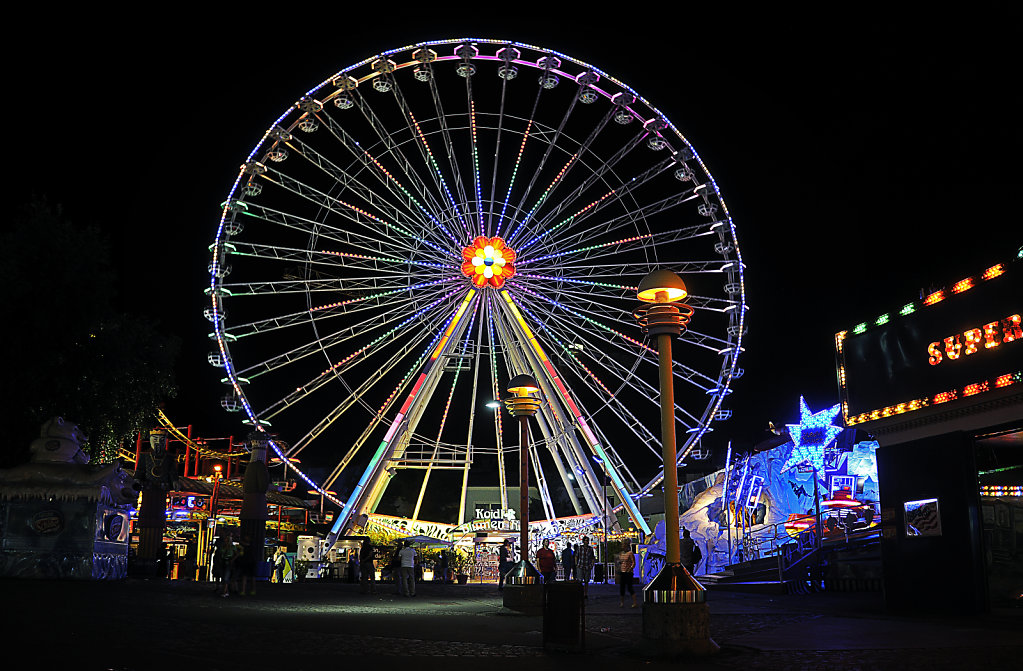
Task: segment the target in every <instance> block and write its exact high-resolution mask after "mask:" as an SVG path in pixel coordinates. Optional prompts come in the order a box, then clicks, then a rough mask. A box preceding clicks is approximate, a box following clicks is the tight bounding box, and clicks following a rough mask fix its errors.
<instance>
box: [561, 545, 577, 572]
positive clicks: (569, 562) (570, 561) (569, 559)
mask: <svg viewBox="0 0 1023 671" xmlns="http://www.w3.org/2000/svg"><path fill="white" fill-rule="evenodd" d="M561 570H562V571H564V572H565V580H571V579H572V574H573V573H574V572H575V554H574V553H573V552H572V544H571V543H565V549H564V550H562V551H561Z"/></svg>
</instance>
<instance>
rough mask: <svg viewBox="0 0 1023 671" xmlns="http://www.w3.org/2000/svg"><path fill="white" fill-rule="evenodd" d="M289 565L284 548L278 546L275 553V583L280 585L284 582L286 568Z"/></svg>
mask: <svg viewBox="0 0 1023 671" xmlns="http://www.w3.org/2000/svg"><path fill="white" fill-rule="evenodd" d="M287 563H288V558H287V555H286V554H285V552H284V546H283V545H278V546H277V551H276V552H274V582H276V583H277V584H278V585H280V584H281V583H283V582H284V567H285V566H286V565H287Z"/></svg>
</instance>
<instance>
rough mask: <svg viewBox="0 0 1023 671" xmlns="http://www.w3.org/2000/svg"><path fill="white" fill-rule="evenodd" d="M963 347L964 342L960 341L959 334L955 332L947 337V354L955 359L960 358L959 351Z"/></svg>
mask: <svg viewBox="0 0 1023 671" xmlns="http://www.w3.org/2000/svg"><path fill="white" fill-rule="evenodd" d="M962 349H963V344H962V343H961V342H959V334H958V333H957V334H955V335H952V336H949V337H947V338H945V356H947V357H948V358H949V359H952V360H953V361H954V360H956V359H958V358H959V353H960V352H961V351H962Z"/></svg>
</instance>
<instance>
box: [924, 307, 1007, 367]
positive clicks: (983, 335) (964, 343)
mask: <svg viewBox="0 0 1023 671" xmlns="http://www.w3.org/2000/svg"><path fill="white" fill-rule="evenodd" d="M1020 339H1023V333H1021V332H1020V327H1019V315H1009V316H1008V317H1006V318H1005V319H1003V320H1001V321H1000V322H991V323H990V324H984V327H983V329H970V330H969V331H963V333H962V335H960V334H958V333H956V334H955V335H950V336H948V337H947V338H944V339H943V340H941V341H940V342H932V343H931V344H930V345H928V346H927V354H928V357H927V363H929V364H931V365H932V366H937V365H938V364H940V363H941V362H942V361H956V360H957V359H959V357H966V356H970V355H971V354H976V353H977V352H978V351H980V346H981V344H982V343H983V346H984V349H991V348H993V347H998V346H999V345H1001V344H1002V343H1010V342H1014V341H1017V340H1020ZM943 353H944V355H943Z"/></svg>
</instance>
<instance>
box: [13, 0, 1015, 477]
mask: <svg viewBox="0 0 1023 671" xmlns="http://www.w3.org/2000/svg"><path fill="white" fill-rule="evenodd" d="M647 6H648V5H644V7H647ZM1008 6H1009V3H992V4H990V5H984V4H980V5H971V11H972V12H973V13H972V14H971V15H970V16H969V17H962V16H953V15H946V16H935V15H931V14H928V15H910V14H904V15H899V14H897V13H892V12H891V11H890V10H888V9H885V10H884V11H883V12H878V13H869V14H868V13H867V11H866V10H862V12H861V13H860V14H859V15H856V14H855V13H853V14H850V15H847V16H834V15H832V16H814V15H808V14H805V13H795V12H792V11H790V10H778V11H771V12H767V11H765V10H761V12H760V13H759V14H758V15H748V14H741V13H740V12H739V11H738V10H735V11H732V12H722V13H721V14H719V15H717V16H712V15H707V14H698V13H695V12H693V11H691V10H689V9H688V8H686V7H685V6H683V5H679V6H678V7H675V8H674V9H673V12H672V14H671V15H668V14H658V13H657V12H651V13H645V14H642V15H641V14H640V13H639V10H638V7H639V6H638V5H637V9H634V10H632V12H631V14H632V15H631V16H628V17H621V16H608V15H606V14H605V13H603V12H601V11H597V10H595V9H585V10H579V11H577V12H570V11H567V10H564V11H561V12H560V14H559V15H558V16H554V17H551V16H539V15H537V16H530V17H518V18H513V19H505V20H496V19H493V18H485V17H481V16H478V15H476V16H474V15H469V16H466V15H465V14H464V13H459V14H455V13H445V12H443V11H441V10H437V11H435V12H432V13H426V12H421V13H420V14H416V13H412V14H408V13H402V12H399V11H395V12H393V13H394V14H396V15H399V16H398V17H397V18H395V17H391V16H383V15H377V16H357V15H355V14H344V15H341V14H339V15H332V16H316V15H315V14H314V15H312V16H302V15H294V16H292V15H290V14H288V13H286V12H283V11H282V12H281V13H280V14H279V15H277V16H269V17H268V18H266V19H264V20H262V21H261V22H259V23H257V22H255V21H254V20H251V19H244V18H232V19H231V20H230V21H223V22H221V21H212V20H211V21H206V20H203V19H200V18H190V19H188V20H187V21H186V20H185V19H183V18H173V17H170V18H167V19H166V21H160V22H158V23H153V24H146V25H140V26H137V27H136V28H135V29H133V30H131V31H125V32H119V31H118V30H116V29H114V28H113V27H112V26H113V25H114V24H115V23H116V22H115V21H113V20H111V21H110V22H109V25H108V27H105V28H104V27H96V25H95V24H96V23H97V21H96V20H95V19H92V20H91V22H90V23H91V24H92V28H87V29H84V30H80V28H81V27H82V24H81V23H76V17H65V18H64V19H63V20H62V21H61V22H60V24H59V25H55V24H53V23H52V22H50V21H45V22H44V20H43V17H41V16H39V17H35V20H32V21H26V22H25V23H24V25H23V26H22V28H23V31H24V33H27V34H28V35H29V36H30V39H31V40H33V43H32V46H31V47H20V48H19V50H17V51H13V52H12V51H11V49H13V45H10V44H8V45H7V46H5V50H7V53H6V54H5V56H6V59H7V62H8V67H7V68H6V70H7V77H6V82H5V83H6V88H7V95H6V100H7V105H6V107H7V111H8V114H9V115H10V117H9V121H8V124H7V133H6V139H5V145H6V146H7V149H8V152H9V153H8V157H9V159H11V160H9V161H8V165H9V170H11V169H13V170H14V171H15V173H16V174H15V175H14V176H13V178H11V179H8V180H7V187H8V189H10V191H9V193H10V195H9V196H8V198H7V201H8V203H12V202H14V203H16V202H21V201H24V200H26V199H27V197H28V195H29V194H31V193H33V192H35V193H40V194H45V195H47V196H48V197H49V198H50V199H51V200H54V201H57V202H60V203H62V204H63V205H64V207H65V210H66V211H67V212H68V214H69V215H70V216H71V218H72V219H73V220H75V221H77V222H79V223H83V224H85V223H93V224H97V225H99V226H100V227H102V228H103V229H104V230H106V231H108V232H109V233H110V235H111V237H112V238H113V240H114V248H115V253H116V262H117V265H118V269H119V271H120V273H121V277H122V281H121V294H120V296H119V299H120V301H121V303H122V304H123V307H124V309H125V310H128V311H131V312H135V313H141V314H145V315H148V316H150V317H151V318H153V319H155V320H158V321H159V323H160V324H161V325H162V328H163V329H164V330H166V331H168V332H172V333H175V334H177V335H178V336H180V338H181V339H182V341H183V350H182V358H181V361H180V365H179V369H178V372H177V375H178V382H179V385H180V394H179V396H178V398H177V399H174V400H173V401H171V402H169V403H168V406H167V409H168V413H169V414H170V416H171V417H172V418H173V419H174V420H175V421H176V422H178V423H181V424H185V423H190V424H194V425H196V428H197V431H198V433H199V434H200V435H226V434H228V433H234V434H235V435H242V434H243V433H244V431H243V428H242V427H241V426H240V425H239V424H237V417H238V416H236V415H235V416H228V415H227V414H226V413H223V412H222V411H221V409H220V407H219V398H220V396H221V395H222V393H223V387H222V386H221V385H220V384H219V383H218V379H219V375H218V372H217V371H216V370H215V369H213V368H211V367H210V366H209V364H208V363H207V362H206V354H207V352H208V351H209V349H210V346H209V343H208V340H207V337H206V333H207V331H208V330H209V329H208V322H206V321H205V320H204V319H203V316H202V310H203V308H204V307H205V297H204V295H203V291H202V290H203V288H204V286H206V284H207V277H206V275H207V273H206V266H207V264H208V262H209V256H208V252H207V246H208V245H209V244H210V242H212V239H213V235H214V233H215V230H216V225H217V222H218V219H219V212H220V210H219V204H220V203H221V202H222V200H223V199H224V197H225V196H226V195H227V193H228V191H229V189H230V186H231V184H232V182H233V180H234V178H235V176H236V174H237V167H238V165H239V164H240V163H241V161H242V160H243V159H244V158H245V156H246V155H247V154H248V153H249V151H250V150H251V148H252V146H253V145H254V144H255V143H256V142H257V141H258V140H259V138H260V137H261V136H262V133H263V131H264V130H265V128H266V127H267V126H268V125H269V124H270V123H271V122H272V121H273V120H274V119H275V118H276V117H277V116H279V115H280V114H281V112H282V111H283V110H284V109H285V108H286V107H287V106H289V105H290V104H291V103H293V102H294V101H295V100H296V99H297V98H298V97H299V96H300V95H301V94H302V93H303V92H304V91H306V90H307V89H309V88H311V87H312V86H314V85H315V84H317V83H318V82H320V81H322V80H323V79H325V78H327V77H328V76H330V75H331V74H333V73H334V72H336V71H338V70H340V69H342V68H343V67H346V66H348V65H350V64H352V63H354V62H356V61H361V60H362V59H364V58H367V57H369V56H371V55H373V54H374V53H377V52H380V51H384V50H387V49H391V48H395V47H400V46H403V45H406V44H412V43H415V42H418V41H421V40H426V39H441V38H448V37H463V36H464V37H471V36H478V37H493V38H499V39H511V40H518V41H521V42H526V43H530V44H534V45H537V46H542V47H549V48H551V49H555V50H558V51H562V52H564V53H567V54H570V55H572V56H574V57H576V58H579V59H581V60H583V61H586V62H588V63H592V64H593V65H595V66H597V67H599V68H601V69H603V70H605V71H606V72H608V73H610V74H612V75H615V76H617V77H618V78H620V79H621V80H623V81H625V82H627V83H628V84H630V85H631V86H632V87H633V88H634V89H636V90H637V91H639V92H640V93H641V94H642V95H643V96H644V97H646V98H647V99H648V100H649V101H651V103H652V104H653V105H655V106H656V107H658V108H659V109H660V110H661V111H662V112H664V113H665V115H666V116H668V117H669V118H670V119H672V120H673V122H674V123H675V124H676V126H677V127H678V128H679V129H680V131H681V132H682V133H683V134H684V135H685V136H686V137H687V138H688V139H689V140H690V142H691V143H692V144H693V146H694V147H696V149H697V150H698V151H699V152H700V155H701V157H702V158H703V159H704V161H705V162H706V164H707V165H708V167H709V169H710V171H711V172H712V174H713V175H714V177H715V179H716V180H717V182H718V185H719V186H720V188H721V191H722V194H723V196H724V198H725V200H726V202H727V203H728V206H729V209H730V211H731V214H732V217H733V219H734V221H735V223H736V226H737V230H738V236H739V242H740V245H741V248H742V251H743V256H744V258H745V261H746V265H747V273H746V285H747V291H748V296H747V302H748V304H749V306H750V310H749V318H748V319H749V321H748V323H749V333H748V336H747V339H746V343H745V344H746V354H745V355H744V357H743V358H742V359H741V360H740V366H741V367H742V368H744V370H745V375H744V377H743V378H742V379H740V380H738V381H737V382H736V384H735V386H734V389H735V391H734V393H733V395H732V397H731V403H730V407H731V409H732V410H733V411H734V413H735V414H734V416H733V418H732V419H731V420H729V421H728V423H727V424H722V425H719V428H718V430H717V431H716V432H715V434H716V435H715V440H717V441H719V442H722V441H724V440H727V439H732V440H735V441H738V442H740V443H747V444H748V443H750V442H752V441H755V440H760V439H763V438H765V437H766V433H765V429H766V427H767V423H768V421H769V420H770V421H773V422H774V423H775V424H784V423H786V422H794V421H796V420H797V419H798V402H799V395H800V394H803V395H805V396H806V398H807V401H808V402H809V404H810V407H811V408H812V409H813V410H815V411H816V410H818V409H820V408H822V407H823V406H825V405H831V404H833V403H836V402H837V400H838V392H837V385H836V382H835V366H834V354H833V336H834V334H835V333H836V332H837V331H839V330H842V329H845V328H849V327H850V326H852V325H853V324H855V323H857V322H860V321H864V320H866V319H871V318H873V317H876V316H877V315H878V314H880V313H882V312H884V311H887V310H888V309H890V308H891V307H893V306H896V305H901V304H903V303H905V302H908V301H910V300H914V299H916V298H918V296H919V292H920V290H921V289H926V288H928V287H929V286H936V287H937V286H944V285H947V284H950V283H952V282H954V281H956V280H958V279H960V278H961V277H963V276H966V275H970V274H973V273H975V272H977V271H978V270H981V269H983V268H986V267H988V266H990V265H993V264H994V263H996V262H999V261H1003V260H1007V259H1009V258H1011V257H1013V256H1014V255H1015V253H1016V250H1017V249H1018V248H1019V246H1020V244H1023V234H1021V233H1020V231H1021V230H1023V227H1021V226H1020V224H1019V213H1018V209H1017V206H1018V200H1019V193H1020V170H1019V160H1020V159H1019V157H1020V156H1021V151H1020V150H1021V134H1020V129H1019V128H1020V126H1019V119H1020V118H1023V114H1021V112H1023V110H1021V109H1020V107H1021V106H1020V97H1019V96H1020V94H1019V91H1020V88H1019V72H1018V65H1019V44H1020V38H1021V34H1020V21H1019V18H1020V17H1019V14H1018V12H1017V11H1015V10H1012V11H1010V10H1009V9H1006V8H1007V7H1008ZM593 7H595V6H593ZM978 8H979V9H978ZM615 11H618V12H623V13H624V11H625V10H624V9H618V10H615ZM850 11H853V10H850ZM510 12H511V10H510ZM78 18H81V19H82V20H83V21H84V20H85V18H86V17H84V16H83V17H78ZM109 18H110V19H113V17H109ZM717 452H718V454H719V455H720V456H721V458H722V459H723V450H718V451H717Z"/></svg>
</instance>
